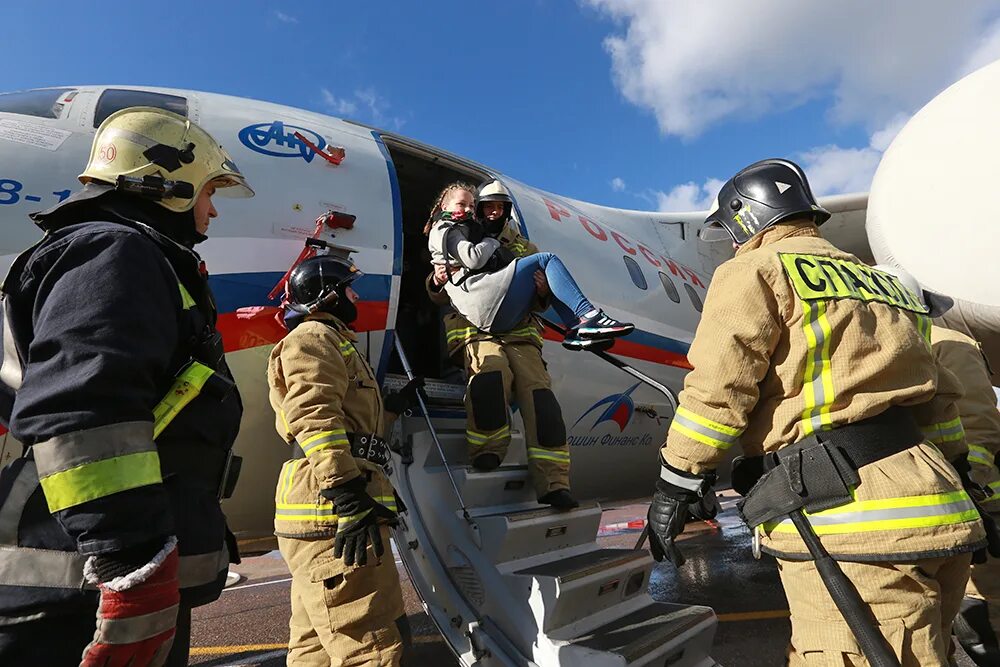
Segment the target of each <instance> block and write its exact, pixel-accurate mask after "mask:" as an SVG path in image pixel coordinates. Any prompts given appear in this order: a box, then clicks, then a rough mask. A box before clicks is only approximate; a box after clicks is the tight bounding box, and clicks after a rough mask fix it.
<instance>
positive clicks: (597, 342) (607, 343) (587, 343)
mask: <svg viewBox="0 0 1000 667" xmlns="http://www.w3.org/2000/svg"><path fill="white" fill-rule="evenodd" d="M614 344H615V341H614V340H612V339H610V338H601V339H594V338H580V337H579V336H577V335H576V334H575V332H573V333H570V334H569V335H568V336H566V339H565V340H564V341H563V344H562V345H563V347H565V348H566V349H567V350H573V351H574V352H607V351H608V350H610V349H611V348H612V347H613V346H614Z"/></svg>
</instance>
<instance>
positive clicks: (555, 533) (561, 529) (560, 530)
mask: <svg viewBox="0 0 1000 667" xmlns="http://www.w3.org/2000/svg"><path fill="white" fill-rule="evenodd" d="M565 534H566V526H553V527H552V528H549V529H548V530H546V531H545V537H546V538H549V537H559V536H560V535H565Z"/></svg>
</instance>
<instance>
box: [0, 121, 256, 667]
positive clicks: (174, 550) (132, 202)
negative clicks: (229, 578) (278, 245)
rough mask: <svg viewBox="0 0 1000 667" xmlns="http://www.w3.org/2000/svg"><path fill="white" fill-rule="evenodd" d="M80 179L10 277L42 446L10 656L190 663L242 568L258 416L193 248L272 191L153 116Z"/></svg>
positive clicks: (18, 564)
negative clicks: (231, 511)
mask: <svg viewBox="0 0 1000 667" xmlns="http://www.w3.org/2000/svg"><path fill="white" fill-rule="evenodd" d="M80 180H81V182H83V184H84V187H83V188H82V189H81V190H79V191H77V192H76V193H74V194H73V195H71V196H70V197H68V198H67V199H66V200H65V201H63V202H61V203H60V204H58V205H56V206H55V207H53V208H51V209H49V210H47V211H43V212H40V213H35V214H33V215H32V216H31V217H32V218H33V219H34V221H35V223H36V224H37V225H38V226H39V227H40V228H41V229H42V230H43V231H44V236H43V237H42V239H41V240H40V241H39V242H38V243H36V244H35V245H34V246H32V247H31V248H29V249H28V250H26V251H24V252H23V253H22V254H21V255H20V256H19V257H18V258H17V259H16V260H15V261H14V263H13V265H12V266H11V269H10V272H9V273H8V275H7V277H6V279H5V281H4V283H3V340H4V347H3V359H2V365H0V380H2V384H0V417H2V419H3V421H4V423H5V424H7V425H9V428H10V432H11V433H12V435H13V436H14V437H16V438H17V439H18V440H19V441H20V442H21V443H22V444H23V445H24V446H25V451H24V453H23V455H22V456H20V457H18V458H17V459H15V460H14V461H13V462H12V463H10V464H9V465H7V466H6V467H5V468H4V469H3V471H2V472H0V516H2V517H3V519H2V521H0V543H2V545H3V546H2V548H0V571H3V573H4V576H3V577H2V578H0V663H2V664H5V665H8V664H9V665H25V664H34V665H74V664H82V665H88V666H89V665H107V664H135V665H140V664H141V665H163V664H169V665H183V664H187V655H188V646H189V641H190V615H191V608H192V607H195V606H198V605H203V604H206V603H208V602H211V601H212V600H215V599H216V598H218V596H219V594H220V592H221V591H222V588H223V584H224V582H225V579H226V573H227V570H228V565H229V563H230V562H231V561H236V560H237V559H238V554H237V551H236V544H235V539H234V538H233V536H232V534H231V533H230V532H229V531H228V529H227V527H226V521H225V516H224V515H223V513H222V510H221V508H220V503H219V501H220V499H221V498H222V497H226V496H227V495H228V494H230V493H231V492H232V486H233V484H235V476H236V471H237V470H238V461H237V460H236V459H234V457H233V456H232V445H233V442H234V440H235V438H236V435H237V432H238V430H239V426H240V418H241V415H242V411H243V407H242V403H241V401H240V397H239V394H238V392H237V391H236V388H235V385H234V383H233V379H232V375H231V374H230V372H229V369H228V368H227V366H226V362H225V358H224V356H223V348H222V343H221V338H220V336H219V334H218V332H217V331H216V328H215V322H216V310H215V305H214V302H213V299H212V295H211V292H210V290H209V286H208V280H207V276H206V275H205V273H204V270H203V268H202V264H201V261H200V258H199V256H198V254H197V253H196V252H195V251H194V250H193V247H194V245H195V244H196V243H198V242H199V241H201V240H203V239H204V238H205V234H206V233H207V230H208V227H209V223H210V220H211V219H212V218H214V217H215V216H216V214H217V212H216V209H215V207H214V205H213V203H212V196H213V195H214V194H216V193H218V194H235V195H238V196H252V195H253V191H252V190H251V189H250V187H249V186H248V185H247V183H246V179H245V178H244V177H243V174H242V173H240V170H239V169H238V168H237V167H236V165H235V164H234V163H233V161H232V159H231V158H230V157H229V155H228V154H227V153H226V151H225V150H224V149H223V148H222V147H221V146H220V145H219V143H218V142H217V141H216V140H215V139H213V138H212V137H211V136H210V135H209V134H208V133H206V132H205V131H204V130H202V129H201V128H200V127H198V126H197V125H196V124H194V123H193V122H191V121H190V120H188V119H187V118H184V117H182V116H180V115H177V114H175V113H171V112H169V111H164V110H162V109H155V108H148V107H133V108H128V109H124V110H121V111H118V112H116V113H114V114H112V115H110V116H109V117H108V118H107V119H106V120H105V121H104V122H103V123H102V124H101V126H100V127H99V128H98V130H97V133H96V135H95V137H94V143H93V147H92V149H91V154H90V161H89V163H88V164H87V167H86V170H85V171H84V172H83V174H81V175H80ZM95 630H96V632H95Z"/></svg>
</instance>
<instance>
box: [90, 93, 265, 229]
mask: <svg viewBox="0 0 1000 667" xmlns="http://www.w3.org/2000/svg"><path fill="white" fill-rule="evenodd" d="M79 178H80V182H81V183H84V184H87V183H90V182H91V181H99V182H102V183H108V184H111V185H114V186H116V187H118V188H119V189H120V190H123V191H126V192H129V191H131V192H138V193H141V194H144V195H146V196H149V197H151V198H153V199H155V200H156V201H157V203H158V204H160V206H163V207H164V208H167V209H169V210H171V211H175V212H177V213H180V212H183V211H188V210H190V209H191V208H192V207H193V206H194V203H195V200H196V199H197V197H198V193H199V192H201V190H202V188H203V187H205V184H207V183H208V182H209V181H214V182H215V184H216V187H218V188H220V190H221V189H225V190H224V191H221V192H220V193H219V194H225V195H227V196H233V197H253V195H254V192H253V190H252V189H251V188H250V186H249V185H247V182H246V179H245V178H244V177H243V174H242V173H241V172H240V170H239V168H238V167H237V166H236V163H234V162H233V160H232V158H231V157H229V153H227V152H226V149H224V148H223V147H222V146H220V145H219V142H218V141H216V140H215V139H213V138H212V136H211V135H210V134H208V132H205V130H203V129H201V128H200V127H198V126H197V125H196V124H194V123H193V122H191V121H190V120H189V119H187V118H185V117H183V116H180V115H178V114H175V113H173V112H171V111H166V110H164V109H156V108H154V107H129V108H126V109H122V110H121V111H116V112H115V113H113V114H111V115H110V116H108V117H107V119H105V121H104V122H103V123H101V126H100V127H99V128H97V134H96V135H94V144H93V146H91V149H90V160H89V161H88V163H87V168H86V169H85V170H84V172H83V173H82V174H80V176H79Z"/></svg>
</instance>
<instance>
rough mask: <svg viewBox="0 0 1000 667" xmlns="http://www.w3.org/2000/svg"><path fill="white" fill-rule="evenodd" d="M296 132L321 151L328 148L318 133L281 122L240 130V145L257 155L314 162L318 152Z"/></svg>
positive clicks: (256, 125)
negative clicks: (298, 135) (297, 135)
mask: <svg viewBox="0 0 1000 667" xmlns="http://www.w3.org/2000/svg"><path fill="white" fill-rule="evenodd" d="M296 132H298V133H299V134H301V135H302V136H304V137H305V138H306V139H308V140H309V141H310V142H312V144H313V145H314V146H315V147H316V148H318V149H319V150H323V149H324V148H326V139H324V138H323V137H321V136H320V135H319V133H318V132H314V131H313V130H310V129H308V128H305V127H300V126H298V125H286V124H285V123H282V122H281V121H280V120H275V121H271V122H270V123H257V124H255V125H247V126H246V127H244V128H243V129H242V130H240V134H239V137H240V143H242V144H243V145H244V146H246V147H247V148H249V149H250V150H252V151H255V152H257V153H261V154H263V155H270V156H272V157H300V158H302V159H303V160H305V161H306V162H312V159H313V158H314V157H316V151H314V150H313V149H312V148H311V147H310V146H309V145H307V144H306V143H305V142H304V141H302V140H301V139H299V138H298V137H296V136H295V133H296Z"/></svg>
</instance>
